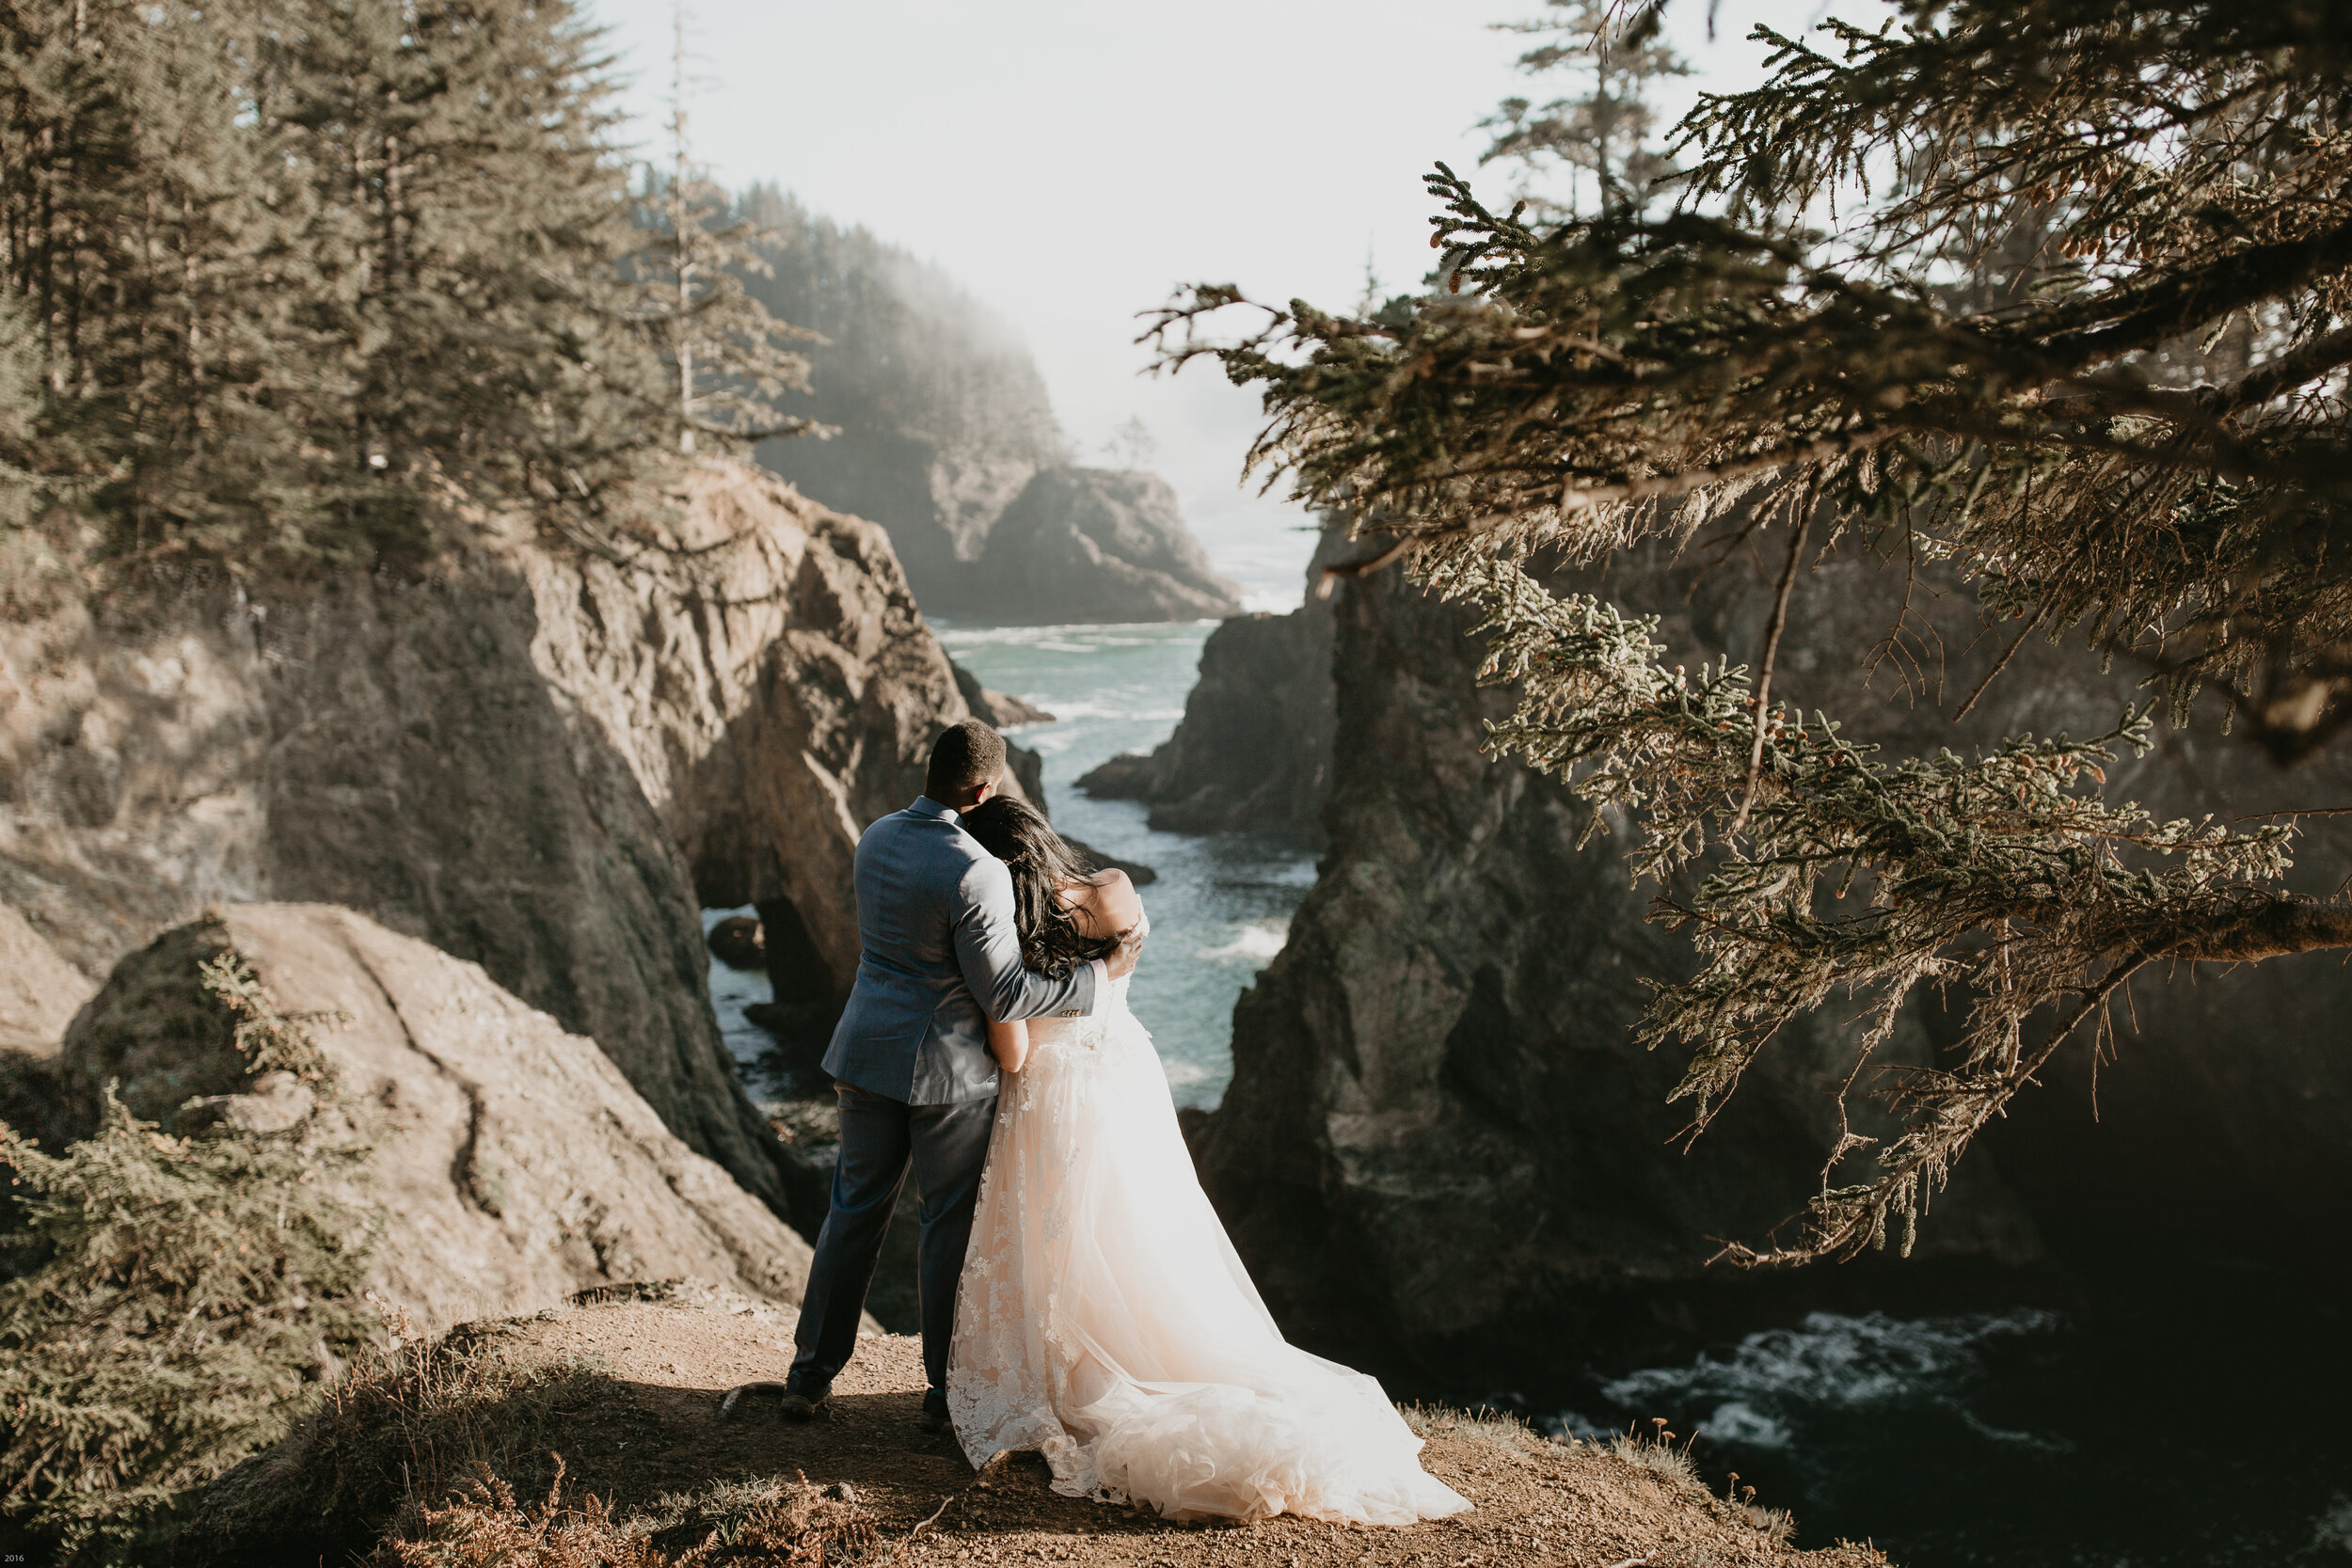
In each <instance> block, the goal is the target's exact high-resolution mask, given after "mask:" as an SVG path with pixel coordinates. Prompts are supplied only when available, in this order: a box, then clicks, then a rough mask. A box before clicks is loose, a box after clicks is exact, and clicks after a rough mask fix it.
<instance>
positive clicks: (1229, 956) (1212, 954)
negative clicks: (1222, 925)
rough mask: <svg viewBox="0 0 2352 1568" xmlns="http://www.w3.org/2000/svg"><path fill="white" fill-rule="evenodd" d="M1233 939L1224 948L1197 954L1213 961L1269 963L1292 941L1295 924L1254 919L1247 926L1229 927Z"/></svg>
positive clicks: (1197, 956) (1214, 948)
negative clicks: (1285, 943) (1291, 936)
mask: <svg viewBox="0 0 2352 1568" xmlns="http://www.w3.org/2000/svg"><path fill="white" fill-rule="evenodd" d="M1229 929H1230V930H1232V933H1233V939H1232V941H1231V942H1227V943H1225V944H1224V945H1223V946H1222V947H1203V948H1201V949H1200V951H1199V952H1197V953H1195V954H1194V955H1193V957H1194V958H1207V959H1210V960H1211V961H1229V962H1240V963H1253V964H1268V963H1272V962H1273V961H1274V955H1275V954H1277V953H1279V952H1280V951H1281V950H1282V943H1284V942H1288V941H1289V940H1290V934H1291V923H1290V922H1289V921H1287V920H1252V921H1250V922H1248V924H1246V925H1242V926H1234V927H1229Z"/></svg>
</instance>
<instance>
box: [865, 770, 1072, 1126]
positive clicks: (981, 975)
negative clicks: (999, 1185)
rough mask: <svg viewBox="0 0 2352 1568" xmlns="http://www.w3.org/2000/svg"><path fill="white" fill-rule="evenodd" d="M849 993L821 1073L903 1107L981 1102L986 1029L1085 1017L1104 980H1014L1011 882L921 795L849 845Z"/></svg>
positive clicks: (989, 1080)
mask: <svg viewBox="0 0 2352 1568" xmlns="http://www.w3.org/2000/svg"><path fill="white" fill-rule="evenodd" d="M857 929H858V938H859V941H860V942H861V943H862V944H863V946H864V949H865V950H864V952H863V953H862V954H860V956H859V958H858V965H857V985H856V987H855V989H853V990H851V991H850V1005H849V1006H848V1008H847V1009H846V1010H844V1011H843V1013H842V1015H841V1022H839V1023H838V1024H836V1025H835V1026H834V1032H833V1043H832V1044H830V1045H829V1046H827V1047H826V1048H825V1063H824V1066H825V1070H826V1071H827V1072H829V1073H831V1074H833V1076H834V1078H835V1079H837V1080H838V1081H840V1082H842V1083H845V1084H854V1085H857V1086H858V1087H859V1088H861V1089H869V1090H871V1091H872V1092H874V1093H875V1094H880V1095H887V1096H889V1097H890V1098H891V1099H893V1100H898V1101H904V1102H905V1103H907V1104H909V1105H947V1104H954V1103H956V1102H958V1101H966V1100H984V1099H986V1098H987V1097H988V1096H990V1095H993V1094H994V1093H995V1092H996V1060H995V1058H994V1057H993V1056H991V1055H990V1054H989V1053H988V1022H987V1021H988V1020H989V1019H991V1018H993V1019H998V1020H1004V1021H1009V1020H1012V1019H1016V1018H1042V1017H1059V1018H1075V1017H1079V1016H1081V1015H1084V1014H1087V1013H1090V1012H1092V1011H1093V1010H1094V990H1095V984H1096V981H1097V979H1098V977H1099V975H1100V973H1101V966H1100V965H1096V964H1089V965H1086V966H1085V967H1083V968H1081V969H1079V970H1077V971H1076V972H1075V973H1074V974H1071V975H1070V977H1069V978H1067V979H1062V980H1053V979H1048V978H1047V977H1046V976H1044V975H1042V974H1036V973H1034V972H1032V971H1030V970H1027V969H1024V968H1023V967H1022V965H1021V938H1020V933H1019V931H1018V929H1017V927H1015V925H1014V920H1013V901H1012V874H1011V873H1010V872H1009V871H1008V870H1006V869H1005V863H1004V862H1002V861H1000V860H998V859H997V858H996V857H995V856H993V855H992V854H990V853H989V852H988V851H987V850H985V849H983V848H981V847H980V843H979V840H977V839H976V838H974V837H973V836H972V835H971V834H970V833H967V832H964V831H963V829H962V827H961V822H960V819H959V818H958V816H957V815H956V810H955V808H954V807H953V806H943V805H941V804H940V803H939V802H938V801H936V800H932V799H931V798H930V796H928V795H923V796H918V797H916V798H915V801H914V804H913V805H911V806H909V807H908V808H907V809H906V810H904V811H898V812H892V813H891V814H890V815H889V816H885V817H883V818H882V820H881V821H879V822H877V823H875V824H874V825H873V826H872V827H870V828H868V829H866V832H865V834H864V836H862V837H860V838H859V840H858V841H857ZM983 1009H985V1012H983Z"/></svg>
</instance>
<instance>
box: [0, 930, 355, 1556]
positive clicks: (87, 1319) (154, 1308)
mask: <svg viewBox="0 0 2352 1568" xmlns="http://www.w3.org/2000/svg"><path fill="white" fill-rule="evenodd" d="M201 979H202V982H203V985H204V988H205V990H206V991H207V992H208V993H209V996H210V998H211V1002H212V1004H213V1006H214V1008H215V1018H216V1022H218V1023H219V1025H220V1026H221V1028H222V1030H223V1032H224V1033H227V1034H229V1035H230V1037H231V1038H232V1040H233V1043H234V1045H235V1047H236V1049H237V1051H238V1052H239V1053H242V1054H243V1055H244V1057H245V1058H246V1062H247V1063H248V1064H249V1065H250V1067H251V1068H252V1069H254V1070H256V1071H257V1072H278V1073H285V1074H289V1075H291V1076H292V1077H294V1079H296V1080H298V1081H300V1082H302V1083H304V1084H305V1085H308V1086H310V1089H311V1091H312V1092H313V1093H314V1094H315V1095H316V1096H318V1098H319V1099H320V1101H322V1103H323V1107H324V1109H323V1111H322V1112H317V1113H313V1115H312V1116H311V1117H309V1118H306V1119H305V1120H304V1121H303V1122H301V1123H300V1124H299V1125H297V1126H294V1127H293V1128H290V1129H287V1130H285V1131H282V1132H252V1131H246V1130H242V1129H239V1128H237V1127H234V1126H226V1125H224V1126H220V1127H216V1128H215V1129H213V1130H210V1131H208V1132H198V1133H194V1134H192V1135H188V1136H174V1135H172V1134H169V1133H167V1132H163V1131H162V1130H161V1129H160V1128H159V1127H157V1126H156V1125H155V1124H154V1123H151V1122H145V1121H141V1120H139V1119H137V1118H136V1117H133V1116H132V1115H131V1113H130V1112H129V1111H128V1110H126V1109H124V1107H123V1106H122V1104H121V1102H120V1101H118V1100H117V1099H116V1098H115V1095H114V1089H113V1086H112V1085H108V1086H107V1088H106V1090H105V1094H104V1108H103V1119H102V1122H101V1125H100V1126H99V1128H98V1130H97V1131H96V1132H94V1133H93V1134H92V1135H91V1136H90V1137H88V1138H87V1139H84V1140H83V1141H81V1142H78V1143H75V1144H73V1145H72V1146H71V1147H70V1148H67V1149H65V1150H64V1151H63V1152H61V1153H57V1154H48V1153H44V1152H42V1151H41V1150H40V1148H36V1147H34V1145H33V1144H32V1143H31V1142H29V1141H28V1140H27V1139H25V1138H24V1137H23V1136H22V1135H21V1134H19V1133H18V1132H16V1131H15V1130H14V1129H12V1128H10V1127H8V1126H7V1124H5V1123H0V1164H7V1165H8V1167H9V1168H10V1169H11V1170H12V1171H13V1173H14V1175H13V1180H14V1181H15V1182H16V1184H17V1186H18V1189H19V1191H18V1195H17V1203H18V1208H19V1211H20V1212H19V1216H18V1217H19V1220H20V1225H19V1227H18V1228H16V1229H15V1230H13V1231H11V1232H9V1233H8V1234H6V1235H5V1236H0V1244H4V1245H5V1247H6V1250H7V1252H8V1264H9V1272H10V1273H11V1274H12V1275H14V1277H11V1278H9V1279H8V1281H7V1283H5V1284H0V1510H5V1512H7V1513H9V1514H11V1515H15V1516H18V1517H21V1518H24V1519H27V1520H28V1521H29V1522H30V1523H32V1524H33V1525H34V1526H36V1527H38V1528H41V1529H42V1530H43V1531H44V1532H46V1533H49V1534H51V1535H53V1536H54V1537H55V1538H56V1540H57V1541H58V1542H59V1543H60V1544H61V1546H62V1547H63V1549H64V1550H65V1551H66V1553H67V1555H68V1556H69V1557H70V1558H72V1559H75V1560H108V1561H119V1560H139V1557H140V1548H141V1545H142V1544H143V1543H144V1544H147V1545H150V1546H151V1545H152V1544H153V1542H154V1540H155V1534H154V1532H155V1530H156V1529H157V1528H159V1527H161V1526H163V1525H165V1524H167V1513H168V1509H169V1506H170V1504H171V1503H172V1501H173V1499H175V1498H176V1497H179V1496H180V1495H181V1494H182V1493H183V1492H184V1491H186V1490H187V1489H188V1488H189V1487H191V1486H193V1485H196V1484H198V1483H199V1482H201V1481H208V1480H210V1479H211V1478H213V1477H214V1476H216V1475H218V1474H220V1473H221V1472H223V1471H224V1470H226V1469H227V1468H228V1467H229V1466H230V1465H233V1464H234V1463H235V1462H236V1461H238V1460H239V1459H242V1458H243V1457H245V1456H246V1454H248V1453H252V1452H254V1451H256V1450H257V1449H261V1448H263V1447H265V1446H267V1445H268V1444H269V1443H271V1442H274V1441H276V1440H277V1439H278V1437H280V1436H283V1435H284V1434H285V1433H286V1432H287V1431H288V1430H289V1429H290V1428H291V1426H292V1423H293V1422H294V1419H295V1418H297V1417H298V1416H299V1415H301V1414H302V1412H303V1411H304V1409H305V1408H306V1407H307V1405H308V1403H309V1402H310V1400H311V1398H312V1396H314V1395H315V1394H316V1392H317V1391H318V1390H319V1389H320V1388H321V1387H322V1386H324V1383H325V1380H326V1379H327V1378H328V1377H330V1376H331V1375H332V1374H333V1373H334V1372H335V1371H336V1370H337V1369H338V1368H339V1366H340V1365H341V1364H342V1360H343V1359H344V1358H346V1357H348V1356H349V1355H350V1354H352V1353H353V1352H354V1351H355V1350H357V1349H358V1348H359V1347H360V1346H361V1345H362V1344H363V1343H364V1342H365V1338H366V1336H367V1333H368V1332H369V1330H370V1328H371V1327H372V1326H373V1324H374V1316H373V1313H371V1312H368V1311H366V1310H364V1309H362V1308H361V1307H358V1304H357V1303H355V1302H354V1301H353V1300H352V1299H351V1297H352V1292H354V1291H356V1290H357V1289H358V1285H359V1281H360V1276H361V1273H362V1271H363V1269H364V1267H365V1264H366V1261H367V1257H368V1252H369V1249H370V1246H371V1244H372V1243H373V1236H374V1234H375V1230H376V1224H377V1221H376V1216H375V1215H374V1213H373V1211H372V1209H371V1208H370V1207H369V1206H368V1204H367V1203H366V1202H365V1201H363V1200H362V1199H360V1198H358V1197H356V1196H353V1195H354V1194H355V1193H356V1192H357V1191H358V1187H357V1186H356V1185H355V1183H356V1182H357V1181H358V1180H361V1179H362V1177H363V1172H364V1166H365V1162H366V1159H367V1150H366V1147H365V1144H364V1142H362V1141H361V1140H360V1139H359V1138H358V1137H357V1136H356V1135H355V1130H354V1123H353V1122H352V1120H351V1115H352V1114H353V1113H354V1111H355V1109H356V1108H355V1107H353V1106H351V1105H350V1104H348V1103H347V1102H346V1101H344V1100H343V1099H342V1097H341V1095H340V1093H339V1091H338V1089H337V1086H336V1084H335V1081H334V1077H333V1073H332V1070H331V1069H329V1067H328V1066H327V1064H326V1061H325V1059H324V1058H323V1057H322V1056H321V1055H320V1053H319V1052H318V1049H317V1047H316V1046H315V1045H314V1044H313V1043H312V1042H311V1039H310V1030H311V1029H312V1028H314V1027H316V1026H318V1025H319V1024H320V1023H321V1022H325V1021H323V1020H319V1019H313V1018H308V1017H295V1016H290V1015H287V1014H284V1013H281V1012H280V1011H279V1010H278V1007H277V1006H276V1005H275V1003H274V1002H272V1000H271V998H270V996H269V993H268V992H267V990H264V989H263V988H262V984H261V982H260V981H259V980H258V979H257V978H256V977H255V975H254V974H253V972H252V970H251V969H250V968H249V967H248V966H247V965H246V963H245V961H244V960H243V959H242V958H239V957H238V956H237V954H236V953H235V952H234V951H233V950H230V951H223V952H221V953H219V954H217V955H215V957H214V958H210V959H208V960H205V961H204V962H203V964H202V966H201Z"/></svg>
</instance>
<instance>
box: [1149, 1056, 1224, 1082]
mask: <svg viewBox="0 0 2352 1568" xmlns="http://www.w3.org/2000/svg"><path fill="white" fill-rule="evenodd" d="M1160 1070H1161V1071H1162V1072H1164V1073H1166V1074H1167V1075H1168V1087H1169V1088H1171V1089H1181V1088H1183V1087H1184V1085H1187V1084H1205V1083H1207V1082H1208V1081H1209V1079H1210V1077H1211V1076H1212V1075H1211V1073H1210V1071H1209V1069H1207V1068H1205V1067H1203V1066H1201V1065H1200V1063H1199V1062H1180V1061H1177V1060H1176V1059H1175V1058H1174V1057H1171V1056H1162V1057H1161V1058H1160Z"/></svg>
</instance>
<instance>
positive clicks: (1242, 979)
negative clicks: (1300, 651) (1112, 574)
mask: <svg viewBox="0 0 2352 1568" xmlns="http://www.w3.org/2000/svg"><path fill="white" fill-rule="evenodd" d="M1215 629H1216V622H1214V621H1200V622H1193V623H1190V624H1185V625H1178V626H953V625H941V626H938V631H939V640H940V641H942V642H944V643H946V645H947V651H948V653H949V654H951V655H952V656H954V657H955V660H956V662H957V663H959V664H961V665H962V666H963V667H964V668H965V669H967V670H969V671H971V672H972V673H974V674H975V675H977V676H978V677H979V678H980V681H981V684H983V685H985V686H989V687H993V688H994V689H997V690H999V691H1009V692H1010V693H1012V694H1013V695H1015V696H1017V697H1022V698H1025V699H1026V700H1027V701H1029V702H1032V703H1035V704H1036V705H1038V706H1040V707H1041V708H1044V709H1045V710H1046V711H1048V712H1050V713H1052V714H1053V715H1054V720H1055V721H1054V722H1053V723H1050V724H1030V725H1025V726H1024V727H1022V728H1020V729H1016V730H1013V731H1010V732H1009V736H1010V738H1012V739H1013V740H1014V741H1016V742H1018V743H1019V744H1021V745H1023V746H1027V747H1029V748H1031V749H1033V750H1035V751H1037V752H1040V753H1041V755H1042V756H1043V757H1044V759H1045V800H1046V806H1047V809H1048V810H1049V811H1050V812H1051V813H1052V815H1053V818H1054V825H1055V826H1056V827H1057V828H1059V829H1060V830H1061V831H1062V832H1065V833H1068V834H1070V835H1071V836H1072V837H1073V838H1078V839H1082V840H1084V841H1085V842H1087V843H1088V844H1090V845H1092V846H1093V847H1095V848H1097V849H1100V850H1102V851H1104V853H1106V854H1112V855H1117V856H1119V857H1120V859H1121V860H1128V861H1139V862H1141V863H1143V864H1145V865H1148V866H1150V867H1152V869H1153V870H1154V871H1157V872H1158V873H1159V880H1157V881H1156V882H1153V883H1152V884H1151V885H1150V886H1148V887H1145V888H1144V889H1142V894H1143V903H1144V908H1145V909H1146V910H1148V911H1150V912H1151V916H1152V940H1151V942H1150V944H1149V945H1148V946H1147V947H1146V948H1145V949H1144V954H1143V958H1142V961H1141V962H1140V963H1138V964H1137V965H1136V977H1135V980H1134V982H1133V984H1132V985H1131V986H1130V987H1129V990H1128V1001H1129V1004H1130V1005H1131V1006H1133V1007H1134V1009H1135V1013H1136V1017H1137V1018H1139V1019H1141V1020H1142V1021H1143V1023H1144V1027H1145V1028H1147V1029H1149V1030H1151V1031H1152V1043H1153V1044H1155V1045H1157V1046H1158V1047H1159V1052H1160V1060H1161V1062H1162V1063H1163V1064H1164V1065H1165V1066H1166V1067H1167V1069H1168V1084H1169V1085H1170V1087H1171V1088H1173V1089H1174V1091H1175V1095H1176V1102H1177V1103H1178V1104H1179V1105H1200V1106H1204V1107H1206V1106H1214V1105H1216V1102H1217V1100H1218V1098H1219V1097H1220V1096H1222V1095H1223V1094H1224V1092H1225V1085H1226V1084H1227V1082H1228V1081H1229V1080H1230V1079H1231V1078H1232V1072H1233V1068H1232V1039H1233V1031H1232V1017H1233V999H1234V998H1235V997H1237V996H1239V995H1240V994H1241V991H1242V989H1243V988H1244V987H1245V986H1247V985H1248V984H1249V982H1250V980H1251V979H1252V978H1254V977H1255V976H1256V974H1257V973H1258V971H1260V970H1261V969H1263V968H1264V967H1265V966H1266V964H1267V962H1268V961H1269V960H1270V959H1272V958H1273V957H1274V955H1275V954H1276V953H1278V952H1279V951H1280V950H1281V946H1282V939H1283V937H1284V935H1285V933H1287V932H1288V930H1289V928H1290V917H1291V912H1292V911H1294V910H1295V909H1297V908H1298V901H1299V900H1300V899H1301V898H1303V897H1305V896H1306V895H1307V889H1308V888H1309V887H1311V886H1312V885H1313V883H1314V879H1315V868H1314V861H1313V858H1312V857H1311V856H1308V855H1304V854H1300V853H1298V852H1297V851H1295V850H1292V849H1287V848H1282V847H1275V846H1271V845H1267V844H1265V843H1263V842H1259V841H1256V840H1253V839H1250V838H1248V836H1246V835H1241V834H1232V833H1214V834H1208V835H1205V836H1198V837H1196V836H1193V835H1190V834H1181V833H1156V832H1152V830H1151V829H1149V828H1147V827H1145V826H1144V815H1145V814H1144V808H1143V807H1142V806H1141V805H1140V804H1138V803H1136V802H1135V801H1132V800H1090V799H1089V798H1088V797H1086V796H1084V795H1081V794H1079V793H1078V792H1077V790H1076V789H1074V788H1073V787H1072V785H1073V783H1074V782H1075V781H1076V780H1077V778H1078V777H1079V776H1080V775H1081V774H1083V773H1085V772H1087V771H1088V770H1089V768H1093V767H1094V766H1095V765H1096V764H1097V763H1101V762H1104V761H1106V760H1108V759H1109V758H1111V757H1113V756H1116V755H1118V754H1119V753H1120V752H1148V751H1150V750H1151V749H1152V747H1154V746H1156V745H1158V744H1159V743H1160V742H1161V741H1163V740H1166V739H1167V738H1168V733H1169V732H1170V731H1171V730H1173V729H1174V728H1175V727H1176V721H1177V720H1179V719H1181V718H1183V717H1184V697H1185V695H1186V693H1188V692H1190V691H1191V689H1192V686H1193V680H1194V677H1195V675H1196V673H1198V670H1199V667H1200V645H1201V643H1203V642H1205V641H1207V640H1208V635H1209V633H1210V632H1211V631H1213V630H1215Z"/></svg>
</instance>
